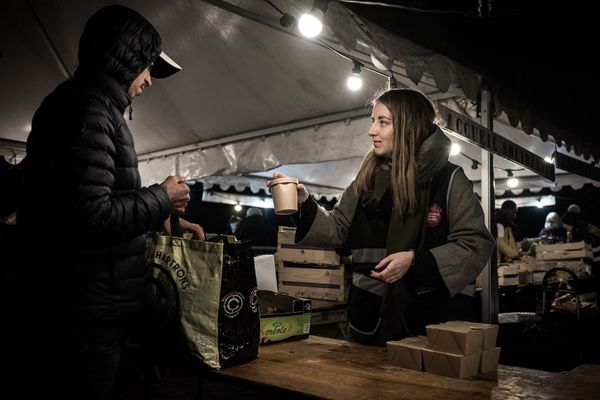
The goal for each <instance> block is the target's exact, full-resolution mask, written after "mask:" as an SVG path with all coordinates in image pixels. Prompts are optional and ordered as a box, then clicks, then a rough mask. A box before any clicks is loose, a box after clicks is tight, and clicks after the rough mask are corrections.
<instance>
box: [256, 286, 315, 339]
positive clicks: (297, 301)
mask: <svg viewBox="0 0 600 400" xmlns="http://www.w3.org/2000/svg"><path fill="white" fill-rule="evenodd" d="M258 306H259V310H260V343H261V344H267V343H271V342H278V341H282V340H289V339H304V338H307V337H308V335H309V333H310V309H311V301H310V299H301V298H298V297H292V296H288V295H286V294H282V293H276V292H271V291H269V290H259V291H258Z"/></svg>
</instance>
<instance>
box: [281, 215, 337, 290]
mask: <svg viewBox="0 0 600 400" xmlns="http://www.w3.org/2000/svg"><path fill="white" fill-rule="evenodd" d="M295 234H296V228H293V227H287V226H280V227H279V230H278V233H277V253H275V258H276V261H277V283H278V285H277V286H278V290H279V292H281V293H287V294H288V295H290V296H295V297H305V298H309V299H322V300H336V301H345V300H346V286H347V285H346V283H345V281H346V280H345V277H344V265H343V264H342V263H341V261H340V256H339V255H338V254H337V253H336V252H335V251H334V250H330V249H321V248H313V247H302V246H298V245H296V244H294V236H295Z"/></svg>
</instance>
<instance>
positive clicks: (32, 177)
mask: <svg viewBox="0 0 600 400" xmlns="http://www.w3.org/2000/svg"><path fill="white" fill-rule="evenodd" d="M159 54H160V37H159V35H158V33H157V32H156V30H155V29H154V28H153V27H152V26H151V25H150V24H149V23H148V22H147V21H146V20H145V19H144V18H143V17H142V16H141V15H139V14H137V13H135V12H134V11H132V10H129V9H127V8H123V7H120V6H111V7H107V8H105V9H104V10H103V11H102V12H100V13H98V14H96V18H92V19H91V20H90V21H89V22H88V24H87V25H86V27H85V31H84V34H83V35H82V38H81V41H80V49H79V61H80V65H79V68H78V69H77V71H76V73H75V75H74V77H73V79H70V80H68V81H67V82H65V83H63V84H61V85H59V86H58V87H57V88H56V90H55V91H54V92H53V93H51V94H50V95H48V97H46V99H44V101H43V103H42V105H41V106H40V108H39V109H38V110H37V111H36V113H35V115H34V118H33V121H32V130H31V133H30V135H29V138H28V140H27V157H26V166H25V176H26V183H27V189H26V190H27V194H26V196H25V199H26V200H25V203H24V205H23V207H22V208H21V210H20V212H19V215H18V223H19V225H20V226H22V227H23V231H24V235H25V237H26V238H27V239H26V242H25V243H26V247H25V255H26V256H27V264H26V265H27V268H25V269H24V274H25V275H26V276H25V281H28V282H31V289H33V290H32V292H34V294H35V295H36V296H37V297H41V299H38V300H41V301H42V302H48V304H51V305H52V307H56V308H58V309H56V308H53V309H54V310H56V311H57V312H58V311H59V310H60V311H62V312H63V316H64V317H65V318H66V320H67V321H68V322H69V323H73V324H75V325H76V326H82V325H89V324H102V323H107V322H114V321H119V320H128V319H130V318H131V317H132V316H134V315H135V314H136V313H138V312H139V311H140V309H141V306H142V298H143V283H144V275H145V262H144V258H143V257H144V249H145V235H144V233H145V232H147V231H149V230H152V229H158V228H159V227H160V226H161V224H162V221H164V220H165V219H166V218H167V217H168V214H169V208H170V203H169V199H168V196H167V194H166V192H165V191H164V190H163V189H162V188H161V187H160V186H159V185H153V186H150V187H147V188H141V181H140V175H139V172H138V168H137V167H138V161H137V155H136V152H135V149H134V143H133V136H132V135H131V132H130V131H129V129H128V127H127V124H126V122H125V119H124V117H123V114H124V112H125V109H126V107H127V106H128V105H129V104H130V103H131V99H130V98H129V97H128V95H127V89H128V88H129V86H130V85H131V83H132V82H133V80H134V79H135V78H136V76H137V75H139V74H140V73H141V72H142V71H143V70H144V69H145V68H146V67H148V66H149V65H150V64H151V63H152V62H153V61H154V60H155V59H156V57H157V56H158V55H159ZM31 238H38V240H35V241H32V240H31ZM56 317H58V315H56Z"/></svg>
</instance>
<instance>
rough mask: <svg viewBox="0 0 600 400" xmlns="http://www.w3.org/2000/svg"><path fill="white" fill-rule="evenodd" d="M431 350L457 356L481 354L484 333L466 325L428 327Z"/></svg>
mask: <svg viewBox="0 0 600 400" xmlns="http://www.w3.org/2000/svg"><path fill="white" fill-rule="evenodd" d="M425 329H426V330H427V338H428V339H429V348H430V349H432V350H436V351H439V352H443V353H451V354H456V355H470V354H475V353H477V354H479V352H481V349H482V346H483V338H484V331H483V330H481V329H472V328H471V327H469V326H464V325H448V324H435V325H427V326H426V327H425Z"/></svg>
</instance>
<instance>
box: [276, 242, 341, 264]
mask: <svg viewBox="0 0 600 400" xmlns="http://www.w3.org/2000/svg"><path fill="white" fill-rule="evenodd" d="M275 257H276V258H277V261H278V262H280V261H291V262H297V263H306V264H323V265H339V264H340V256H339V255H338V254H337V253H336V252H335V251H333V250H323V249H302V248H293V247H291V245H279V246H277V253H275Z"/></svg>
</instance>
